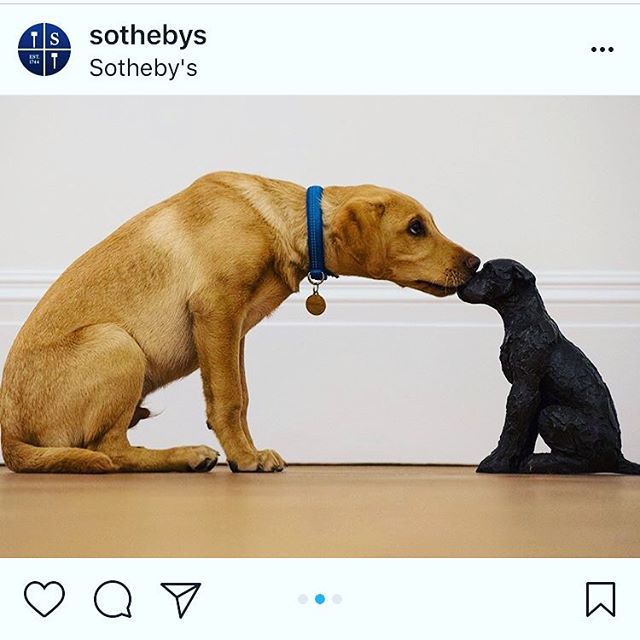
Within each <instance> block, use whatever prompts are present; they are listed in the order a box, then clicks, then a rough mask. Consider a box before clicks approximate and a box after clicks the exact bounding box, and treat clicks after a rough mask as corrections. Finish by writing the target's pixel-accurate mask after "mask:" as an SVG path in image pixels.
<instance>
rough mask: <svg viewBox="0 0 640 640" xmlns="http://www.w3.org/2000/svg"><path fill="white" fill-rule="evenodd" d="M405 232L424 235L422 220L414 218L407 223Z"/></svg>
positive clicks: (425, 231) (425, 233) (425, 232)
mask: <svg viewBox="0 0 640 640" xmlns="http://www.w3.org/2000/svg"><path fill="white" fill-rule="evenodd" d="M407 233H408V234H409V235H412V236H426V235H427V230H426V229H425V228H424V224H423V222H422V220H420V219H419V218H416V219H415V220H412V221H411V222H410V223H409V226H408V227H407Z"/></svg>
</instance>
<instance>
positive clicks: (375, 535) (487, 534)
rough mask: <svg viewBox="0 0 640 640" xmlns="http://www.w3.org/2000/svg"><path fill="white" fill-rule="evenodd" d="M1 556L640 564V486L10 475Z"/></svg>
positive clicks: (1, 516) (331, 470)
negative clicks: (564, 559)
mask: <svg viewBox="0 0 640 640" xmlns="http://www.w3.org/2000/svg"><path fill="white" fill-rule="evenodd" d="M0 555H1V556H9V557H19V556H45V557H51V556H83V557H91V556H98V557H99V556H102V557H111V556H118V557H120V556H125V557H129V556H130V557H156V556H157V557H198V556H202V557H205V556H320V557H334V556H337V557H351V556H354V557H356V556H376V557H377V556H382V557H384V556H394V557H395V556H399V557H403V556H408V557H419V556H424V557H428V556H431V557H433V556H441V557H442V556H467V557H468V556H472V557H473V556H481V557H487V556H489V557H493V556H502V557H504V556H507V557H508V556H517V557H526V556H554V557H557V556H572V557H582V556H584V557H587V556H589V557H593V556H609V557H613V556H617V557H620V556H622V557H628V556H640V478H633V477H620V476H582V477H570V476H566V477H524V476H520V477H514V476H486V475H477V474H475V473H474V470H473V469H471V468H466V467H358V466H353V467H290V468H288V469H287V470H286V471H285V472H284V473H281V474H275V475H253V474H242V475H234V474H232V473H230V472H229V470H228V469H227V468H226V467H224V466H220V467H218V468H216V469H215V470H214V471H213V472H211V473H208V474H198V475H191V474H190V475H186V474H166V475H160V474H158V475H156V474H154V475H112V476H54V475H50V476H45V475H16V474H13V473H11V472H9V471H8V470H7V469H5V468H0Z"/></svg>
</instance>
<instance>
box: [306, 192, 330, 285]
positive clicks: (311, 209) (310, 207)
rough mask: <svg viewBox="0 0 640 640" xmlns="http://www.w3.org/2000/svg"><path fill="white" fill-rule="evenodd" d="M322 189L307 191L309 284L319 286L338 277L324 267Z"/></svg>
mask: <svg viewBox="0 0 640 640" xmlns="http://www.w3.org/2000/svg"><path fill="white" fill-rule="evenodd" d="M322 193H323V189H322V187H320V186H318V185H313V186H312V187H309V188H308V189H307V245H308V247H309V275H308V278H309V282H311V283H312V284H315V285H319V284H321V283H322V282H324V281H325V280H326V279H327V276H334V277H336V278H337V276H336V275H335V274H333V273H331V272H330V271H327V269H326V267H325V266H324V237H323V230H322Z"/></svg>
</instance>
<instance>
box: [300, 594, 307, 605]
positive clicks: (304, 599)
mask: <svg viewBox="0 0 640 640" xmlns="http://www.w3.org/2000/svg"><path fill="white" fill-rule="evenodd" d="M298 602H299V603H300V604H307V602H309V597H308V596H307V595H305V594H304V593H301V594H300V595H299V596H298Z"/></svg>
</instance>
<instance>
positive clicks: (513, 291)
mask: <svg viewBox="0 0 640 640" xmlns="http://www.w3.org/2000/svg"><path fill="white" fill-rule="evenodd" d="M535 283H536V278H535V276H534V275H533V273H531V271H529V270H528V269H527V268H526V267H524V266H522V265H521V264H520V263H519V262H516V261H515V260H508V259H506V258H500V259H498V260H489V262H485V264H484V266H483V267H482V269H481V270H480V271H478V273H476V274H475V275H474V276H473V278H471V280H469V282H467V283H466V284H465V285H463V286H462V287H460V288H459V289H458V297H459V298H460V300H464V302H470V303H471V304H488V305H495V304H496V303H497V304H499V303H500V301H504V300H508V299H510V298H515V297H517V296H518V295H520V294H522V293H524V292H525V291H530V290H531V289H534V288H535Z"/></svg>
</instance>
